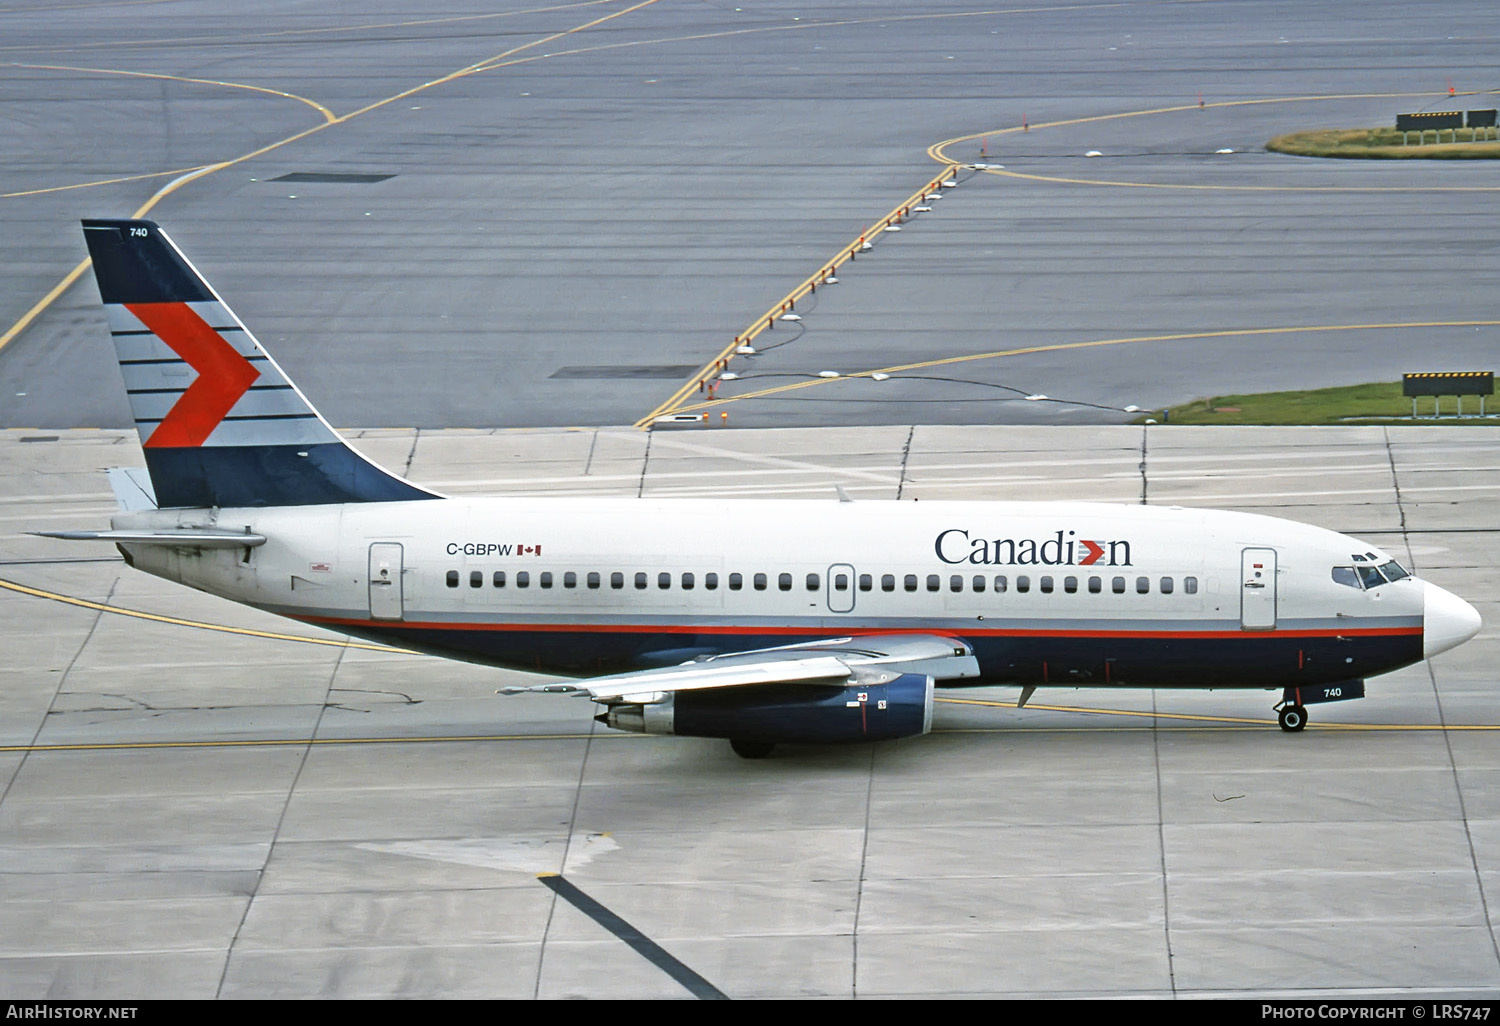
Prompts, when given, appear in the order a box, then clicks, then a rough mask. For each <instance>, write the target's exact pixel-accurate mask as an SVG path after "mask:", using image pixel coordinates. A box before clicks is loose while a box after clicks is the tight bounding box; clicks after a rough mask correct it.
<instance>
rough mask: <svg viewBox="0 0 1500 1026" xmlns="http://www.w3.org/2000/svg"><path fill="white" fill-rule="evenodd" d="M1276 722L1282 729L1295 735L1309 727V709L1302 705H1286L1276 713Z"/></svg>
mask: <svg viewBox="0 0 1500 1026" xmlns="http://www.w3.org/2000/svg"><path fill="white" fill-rule="evenodd" d="M1276 722H1277V723H1279V724H1281V729H1282V730H1284V731H1286V732H1287V733H1289V734H1294V733H1296V732H1297V731H1299V730H1301V729H1302V728H1303V727H1305V726H1307V708H1306V707H1305V706H1301V705H1284V706H1282V707H1281V709H1280V710H1279V711H1278V712H1277V713H1276Z"/></svg>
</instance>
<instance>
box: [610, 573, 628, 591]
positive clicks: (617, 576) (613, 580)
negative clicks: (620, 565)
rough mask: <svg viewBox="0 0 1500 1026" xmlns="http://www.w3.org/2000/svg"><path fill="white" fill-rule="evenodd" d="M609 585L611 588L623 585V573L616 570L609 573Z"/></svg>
mask: <svg viewBox="0 0 1500 1026" xmlns="http://www.w3.org/2000/svg"><path fill="white" fill-rule="evenodd" d="M609 586H610V587H611V588H623V587H625V575H624V574H622V573H620V571H618V570H616V571H614V572H613V573H611V574H610V575H609Z"/></svg>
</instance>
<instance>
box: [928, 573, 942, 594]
mask: <svg viewBox="0 0 1500 1026" xmlns="http://www.w3.org/2000/svg"><path fill="white" fill-rule="evenodd" d="M942 586H943V579H942V578H941V577H939V576H938V575H937V574H928V575H927V590H928V591H937V590H938V589H939V588H941V587H942Z"/></svg>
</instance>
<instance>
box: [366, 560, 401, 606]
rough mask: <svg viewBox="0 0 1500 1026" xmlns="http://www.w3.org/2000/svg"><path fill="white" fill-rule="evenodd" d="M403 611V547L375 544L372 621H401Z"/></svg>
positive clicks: (371, 574) (371, 571)
mask: <svg viewBox="0 0 1500 1026" xmlns="http://www.w3.org/2000/svg"><path fill="white" fill-rule="evenodd" d="M402 609H403V598H402V594H401V545H400V543H398V542H375V543H373V544H372V545H371V546H370V619H372V620H399V619H401V616H402Z"/></svg>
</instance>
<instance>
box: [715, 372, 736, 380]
mask: <svg viewBox="0 0 1500 1026" xmlns="http://www.w3.org/2000/svg"><path fill="white" fill-rule="evenodd" d="M719 380H720V381H738V380H740V376H739V375H738V374H736V373H735V372H734V371H725V372H724V373H723V374H720V375H719Z"/></svg>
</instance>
